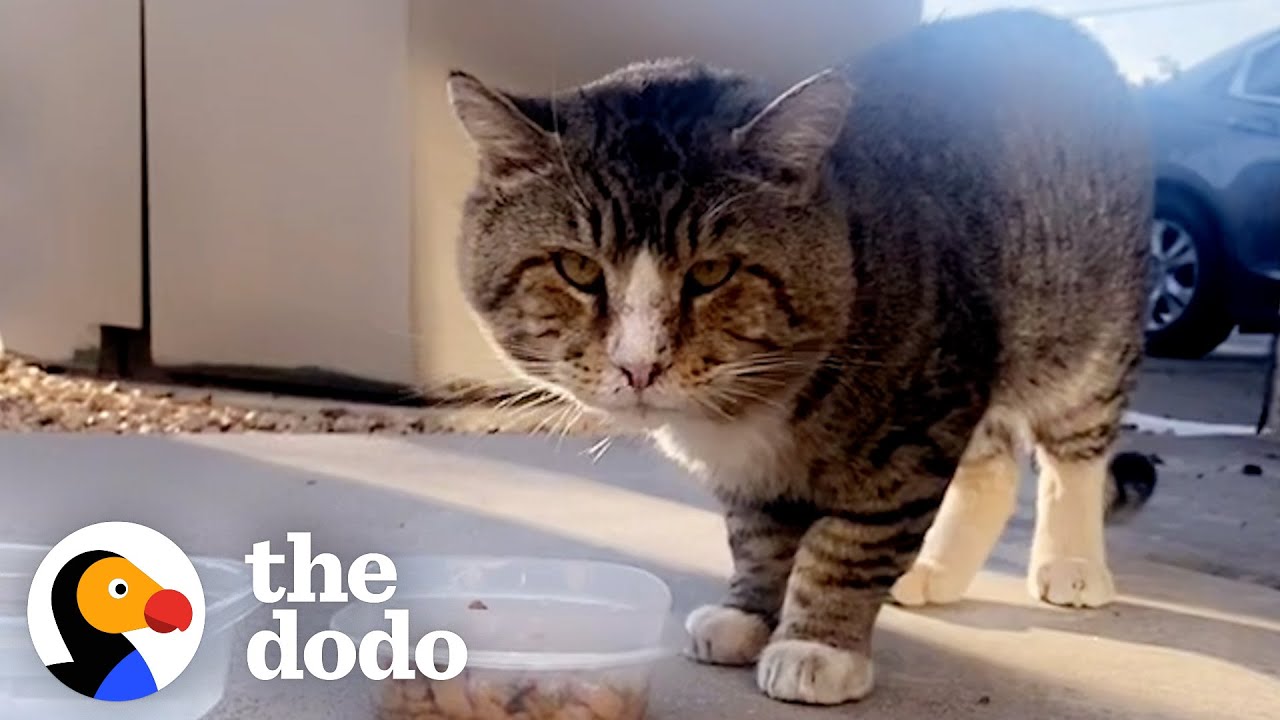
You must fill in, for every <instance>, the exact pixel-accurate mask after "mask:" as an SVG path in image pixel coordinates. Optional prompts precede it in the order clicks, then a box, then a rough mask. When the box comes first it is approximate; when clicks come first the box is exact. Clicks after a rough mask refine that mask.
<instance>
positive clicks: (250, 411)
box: [0, 355, 598, 435]
mask: <svg viewBox="0 0 1280 720" xmlns="http://www.w3.org/2000/svg"><path fill="white" fill-rule="evenodd" d="M530 404H531V405H533V406H534V407H529V406H527V405H520V404H517V405H518V406H517V407H516V408H515V409H503V408H501V404H500V403H499V404H495V403H493V402H487V403H486V402H475V403H471V404H469V405H464V406H461V407H457V406H449V407H439V408H399V407H384V406H378V405H360V404H352V403H341V402H324V401H313V400H302V399H296V398H284V397H280V396H273V395H258V394H248V393H223V392H209V391H205V390H199V389H194V388H187V387H171V386H150V385H130V384H127V383H119V382H112V381H106V380H100V379H96V378H91V377H81V376H73V375H63V374H57V373H51V372H48V371H46V370H45V369H43V368H41V367H39V366H37V365H33V364H30V363H27V362H24V361H22V360H21V359H19V358H16V357H14V356H12V355H9V356H0V432H42V431H43V432H93V433H115V434H123V433H138V434H146V433H220V432H275V433H362V434H391V435H413V434H421V433H435V432H479V433H496V432H545V431H559V430H560V429H561V428H563V427H564V425H565V422H564V421H566V420H567V419H568V418H569V417H571V415H572V413H571V412H569V411H568V410H567V409H566V408H563V406H552V405H542V404H541V403H539V402H533V403H530ZM546 408H551V409H549V410H548V409H546ZM597 429H598V426H595V425H593V424H592V423H589V422H587V421H585V420H580V421H579V422H577V423H573V424H572V427H571V428H569V429H568V430H567V431H566V432H572V433H574V434H579V433H584V432H591V431H593V430H597Z"/></svg>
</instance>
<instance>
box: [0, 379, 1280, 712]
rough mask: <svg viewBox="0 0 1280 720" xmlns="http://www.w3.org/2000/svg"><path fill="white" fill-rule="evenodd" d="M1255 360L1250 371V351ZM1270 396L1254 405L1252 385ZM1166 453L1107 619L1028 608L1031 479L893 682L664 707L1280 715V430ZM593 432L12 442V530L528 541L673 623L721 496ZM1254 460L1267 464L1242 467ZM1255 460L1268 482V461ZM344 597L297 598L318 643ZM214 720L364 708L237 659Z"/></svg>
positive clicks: (1117, 539)
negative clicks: (623, 576)
mask: <svg viewBox="0 0 1280 720" xmlns="http://www.w3.org/2000/svg"><path fill="white" fill-rule="evenodd" d="M1232 363H1237V364H1232ZM1254 375H1256V376H1257V377H1258V378H1260V377H1261V374H1260V366H1259V363H1258V361H1257V359H1256V358H1254V359H1248V358H1246V359H1243V360H1241V359H1233V358H1222V359H1216V360H1211V361H1208V362H1206V363H1202V364H1178V363H1173V364H1167V363H1157V364H1153V365H1152V366H1150V367H1149V368H1148V370H1147V372H1146V374H1145V375H1144V378H1143V385H1142V388H1141V390H1140V393H1139V401H1138V409H1139V410H1141V411H1143V412H1146V413H1150V414H1152V415H1172V416H1175V417H1181V418H1191V419H1201V420H1207V421H1213V422H1231V423H1239V422H1250V421H1251V419H1252V418H1250V417H1246V414H1248V413H1252V412H1255V411H1256V409H1254V410H1249V411H1248V413H1246V405H1247V404H1248V403H1247V402H1246V397H1247V396H1249V395H1250V392H1249V390H1248V389H1247V388H1248V387H1249V386H1250V385H1251V383H1252V379H1253V376H1254ZM1252 397H1253V398H1255V399H1256V398H1257V397H1258V396H1257V395H1256V394H1253V395H1252ZM1126 443H1127V444H1129V445H1130V446H1132V447H1136V448H1139V449H1142V450H1144V451H1146V452H1151V453H1154V454H1156V455H1158V456H1159V458H1160V459H1161V461H1162V463H1163V464H1162V465H1161V467H1160V470H1161V485H1160V487H1159V489H1158V490H1157V493H1156V496H1155V498H1154V499H1153V500H1152V503H1151V505H1150V506H1149V507H1148V508H1147V509H1146V510H1145V511H1144V512H1143V514H1141V515H1140V516H1139V517H1137V518H1135V519H1134V521H1133V522H1132V523H1131V524H1129V525H1127V526H1123V527H1118V528H1114V529H1113V530H1112V531H1111V534H1110V546H1111V553H1112V565H1113V569H1114V570H1115V572H1116V575H1117V578H1118V583H1119V585H1120V588H1121V592H1122V598H1121V600H1120V601H1119V602H1118V603H1116V604H1115V605H1113V606H1111V607H1108V608H1105V609H1101V610H1092V611H1068V610H1060V609H1055V608H1050V607H1046V606H1042V605H1039V604H1036V603H1033V602H1031V601H1030V600H1029V599H1028V598H1027V597H1026V595H1025V593H1024V590H1023V584H1022V579H1021V572H1022V567H1023V564H1024V562H1025V554H1026V545H1027V537H1028V533H1029V529H1030V523H1031V519H1032V517H1031V513H1030V503H1029V500H1030V498H1031V491H1032V484H1031V483H1029V482H1024V488H1023V490H1024V498H1023V500H1024V501H1023V503H1022V509H1021V510H1020V512H1019V514H1018V516H1017V518H1016V519H1015V521H1014V522H1013V524H1012V525H1011V527H1010V529H1009V531H1008V532H1007V533H1006V534H1005V537H1004V539H1003V541H1002V543H1001V545H1000V547H999V548H998V549H997V551H996V553H995V556H994V557H993V558H992V561H991V563H990V564H989V566H988V571H987V572H985V573H984V574H983V575H982V576H981V577H980V578H979V580H978V581H977V582H976V583H975V585H974V587H973V588H972V589H971V592H970V594H969V598H968V599H966V600H965V601H963V602H961V603H959V604H957V605H955V606H953V607H948V608H941V609H929V610H925V611H904V610H900V609H897V608H888V609H886V610H885V612H884V613H883V615H882V618H881V622H880V624H879V629H878V635H877V639H876V647H875V656H876V659H877V661H878V668H879V682H878V687H877V690H876V692H875V693H874V694H873V695H872V696H871V697H870V698H869V699H867V700H865V701H863V702H861V703H858V704H856V705H852V706H848V707H844V708H838V709H833V710H813V709H807V708H800V707H794V706H784V705H780V704H776V703H772V702H770V701H768V700H765V699H763V698H762V697H760V696H759V695H758V694H757V693H756V692H755V690H754V688H753V683H752V679H751V676H750V674H749V673H748V672H747V671H741V670H721V669H710V668H703V667H696V666H693V665H691V664H689V663H687V662H685V661H683V660H681V659H679V658H672V659H671V660H669V661H667V662H666V663H664V664H663V665H662V666H661V668H660V669H659V673H658V677H657V680H656V683H655V685H654V689H653V702H654V705H653V710H652V717H654V718H660V719H667V718H669V719H671V720H686V719H688V720H704V719H705V720H721V719H722V718H730V717H758V718H780V719H785V718H796V719H802V718H808V717H813V718H818V717H827V716H829V717H867V718H893V719H895V720H898V719H900V720H916V719H917V718H937V719H938V720H949V719H952V718H984V719H987V720H1005V719H1009V720H1014V719H1017V720H1024V719H1030V718H1054V719H1059V718H1061V719H1074V718H1080V719H1085V718H1090V719H1092V718H1126V719H1127V718H1152V719H1157V718H1159V719H1167V720H1210V719H1218V718H1222V719H1227V718H1257V719H1258V720H1264V719H1265V720H1275V719H1276V718H1280V442H1276V441H1271V440H1261V439H1256V438H1215V437H1200V438H1184V437H1176V436H1161V435H1150V434H1130V435H1129V436H1128V437H1127V439H1126ZM591 444H592V443H591V441H590V440H583V439H567V440H564V441H562V442H557V441H555V440H549V439H546V438H542V437H525V436H481V437H477V436H436V437H428V438H423V439H412V440H411V439H401V438H371V437H359V436H275V435H228V436H186V437H183V436H177V437H120V438H115V437H101V436H98V437H93V436H74V435H43V436H18V435H8V436H4V435H0V489H2V490H3V492H4V495H3V497H5V498H6V501H5V504H4V505H3V506H0V538H4V539H6V540H12V541H23V542H41V543H52V542H55V541H56V540H58V539H59V538H61V537H62V536H63V535H65V534H66V533H67V532H69V531H71V530H73V529H76V528H78V527H81V526H83V525H87V524H90V523H94V522H100V521H102V520H104V519H119V520H131V521H136V522H142V523H144V524H148V525H150V526H152V527H155V528H156V529H158V530H160V531H161V532H164V533H166V534H167V535H169V536H170V537H172V538H173V539H174V540H175V541H177V542H178V543H179V544H180V545H182V546H183V547H184V548H186V549H187V550H188V551H189V552H191V553H192V554H204V555H219V556H226V557H241V556H243V555H244V554H245V553H246V552H248V550H249V549H250V546H251V545H252V544H253V543H254V542H257V541H261V540H268V539H269V540H272V541H273V543H275V544H283V542H284V534H285V532H286V531H290V530H309V531H312V532H314V533H315V542H316V544H317V548H316V549H317V551H331V552H336V553H337V554H339V555H340V556H344V557H345V559H348V560H349V559H351V558H354V557H355V556H356V555H358V554H362V553H365V552H375V551H377V552H387V553H389V554H391V555H392V556H404V555H406V554H412V553H459V552H461V553H494V554H532V555H553V556H569V557H590V558H599V559H612V560H618V561H622V562H628V563H633V564H636V565H640V566H642V567H645V568H648V569H650V570H652V571H654V572H656V573H658V574H659V575H661V576H662V577H663V578H664V579H666V580H667V581H668V582H669V583H670V584H671V586H672V588H673V591H674V593H675V599H676V608H675V611H676V613H675V615H674V616H673V620H674V621H676V622H678V620H679V618H680V617H682V616H683V614H684V613H685V612H687V611H688V610H689V609H691V608H692V607H694V606H696V605H698V604H701V603H703V602H707V601H711V600H713V599H715V598H716V597H717V596H718V594H719V592H720V589H721V586H722V583H723V581H724V578H725V576H726V573H727V570H728V567H729V559H728V553H727V550H726V548H725V543H724V538H723V530H722V527H721V523H720V521H719V519H718V517H717V515H716V514H715V512H714V509H713V506H712V504H711V503H710V502H709V501H708V498H707V497H706V496H705V495H704V494H703V493H702V492H701V491H700V490H699V489H698V488H697V487H696V486H695V485H694V484H693V483H692V482H691V481H690V480H689V479H688V478H686V477H685V476H684V475H683V474H682V473H681V472H679V471H678V470H676V469H675V468H674V467H673V466H671V465H670V464H668V463H667V462H666V461H664V460H663V459H661V458H660V457H658V456H657V455H656V454H655V453H654V452H652V451H651V450H649V449H648V448H647V447H645V446H644V445H643V444H642V443H640V442H638V441H636V442H620V443H619V444H618V446H615V447H614V448H613V449H611V450H610V451H609V452H608V453H607V454H606V455H605V456H604V457H603V458H602V459H601V460H600V461H599V462H598V463H593V462H591V460H590V459H589V458H587V457H585V456H584V454H583V452H582V451H583V450H584V449H585V448H586V447H588V446H589V445H591ZM1246 465H1255V466H1257V467H1256V470H1257V472H1260V474H1245V472H1246V471H1245V466H1246ZM1249 472H1250V473H1253V472H1254V469H1253V468H1250V470H1249ZM332 611H333V609H332V608H330V609H325V608H323V607H314V606H312V607H308V608H306V609H305V610H304V611H303V620H304V623H303V624H304V627H303V633H304V637H305V636H308V635H309V634H310V633H312V632H315V631H318V630H320V629H322V628H324V627H325V626H326V625H327V621H328V617H329V615H330V614H331V612H332ZM269 622H270V617H269V614H268V611H267V610H266V609H265V608H264V609H262V610H260V611H259V612H257V613H256V614H255V615H253V616H252V617H251V618H250V619H249V620H248V621H247V622H246V623H245V625H244V627H243V628H242V632H241V634H242V638H241V641H240V644H239V645H238V646H237V647H238V650H237V651H236V652H237V656H236V657H235V658H234V660H233V666H232V671H231V679H230V687H229V691H228V694H227V696H226V697H225V699H224V701H223V702H222V704H221V705H220V706H219V707H218V708H217V709H216V710H215V711H214V712H213V714H212V715H211V716H210V717H211V718H213V719H214V720H249V719H251V718H252V719H255V720H256V719H259V718H261V719H263V720H286V719H292V718H299V719H301V718H307V719H308V720H321V719H324V718H334V719H335V720H336V719H341V720H358V719H359V718H362V717H369V716H370V715H369V708H368V700H367V698H368V693H367V688H366V687H365V686H364V685H363V684H362V683H361V682H358V681H348V682H337V683H321V682H315V681H303V682H299V683H282V682H270V683H262V682H257V681H255V680H253V679H252V678H251V677H249V675H248V673H247V670H246V669H245V668H244V663H243V659H242V658H243V648H244V641H245V638H247V637H248V635H249V634H250V633H251V632H252V631H253V630H256V629H259V628H262V627H267V626H268V625H269Z"/></svg>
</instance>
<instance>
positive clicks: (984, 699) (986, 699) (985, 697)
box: [978, 695, 991, 705]
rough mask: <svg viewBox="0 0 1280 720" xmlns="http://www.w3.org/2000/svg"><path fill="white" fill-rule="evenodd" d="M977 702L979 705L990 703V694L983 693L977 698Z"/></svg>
mask: <svg viewBox="0 0 1280 720" xmlns="http://www.w3.org/2000/svg"><path fill="white" fill-rule="evenodd" d="M978 704H979V705H990V704H991V696H990V695H983V696H982V697H980V698H978Z"/></svg>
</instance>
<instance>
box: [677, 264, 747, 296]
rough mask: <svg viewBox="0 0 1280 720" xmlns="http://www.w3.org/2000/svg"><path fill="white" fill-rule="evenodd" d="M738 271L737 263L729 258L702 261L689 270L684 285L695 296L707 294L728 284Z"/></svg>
mask: <svg viewBox="0 0 1280 720" xmlns="http://www.w3.org/2000/svg"><path fill="white" fill-rule="evenodd" d="M737 271H738V261H737V260H733V259H731V258H719V259H716V260H702V261H700V262H698V263H695V264H694V266H693V267H691V268H689V275H688V277H687V279H686V285H687V286H688V288H689V291H690V292H692V293H694V294H695V295H701V294H703V293H709V292H711V291H712V290H715V289H716V288H718V287H720V286H721V285H724V284H725V283H727V282H729V278H731V277H733V274H734V273H735V272H737Z"/></svg>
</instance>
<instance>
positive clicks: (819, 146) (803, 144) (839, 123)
mask: <svg viewBox="0 0 1280 720" xmlns="http://www.w3.org/2000/svg"><path fill="white" fill-rule="evenodd" d="M852 103H853V87H852V86H850V85H849V81H848V80H847V79H846V78H845V77H844V76H843V75H842V74H841V73H839V72H838V71H836V70H826V71H823V72H821V73H818V74H817V75H814V76H813V77H810V78H809V79H807V80H804V81H802V82H800V83H799V84H797V85H795V86H794V87H792V88H791V89H790V90H788V91H786V92H784V93H783V94H782V95H780V96H778V98H777V99H775V100H774V101H773V102H771V103H769V106H768V107H766V108H765V109H764V110H762V111H760V114H758V115H756V116H755V117H754V118H752V119H751V121H750V122H748V123H747V124H746V125H743V126H742V127H740V128H738V129H737V130H735V131H734V132H733V142H734V143H735V146H736V147H737V148H738V150H739V151H741V152H745V153H750V154H751V155H753V156H754V157H755V158H757V159H758V160H760V161H761V162H763V163H764V164H765V166H766V167H767V168H768V169H770V170H771V171H772V172H773V173H774V174H776V179H777V180H778V181H780V182H782V183H784V184H787V185H798V186H802V187H810V186H811V185H812V183H813V182H815V181H816V180H817V173H818V171H819V169H820V168H821V167H822V164H823V161H824V160H825V159H826V156H827V153H828V152H830V150H831V147H832V146H833V145H834V144H835V143H836V141H837V140H838V139H839V138H840V132H841V130H843V129H844V124H845V118H846V116H847V115H848V114H849V107H850V105H851V104H852Z"/></svg>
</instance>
